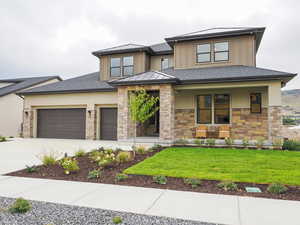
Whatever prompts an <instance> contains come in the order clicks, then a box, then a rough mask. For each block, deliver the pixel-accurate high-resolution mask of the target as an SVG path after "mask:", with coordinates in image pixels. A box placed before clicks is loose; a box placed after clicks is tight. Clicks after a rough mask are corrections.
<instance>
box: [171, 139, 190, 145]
mask: <svg viewBox="0 0 300 225" xmlns="http://www.w3.org/2000/svg"><path fill="white" fill-rule="evenodd" d="M188 143H189V141H188V140H186V139H178V140H176V141H175V142H174V144H177V145H187V144H188Z"/></svg>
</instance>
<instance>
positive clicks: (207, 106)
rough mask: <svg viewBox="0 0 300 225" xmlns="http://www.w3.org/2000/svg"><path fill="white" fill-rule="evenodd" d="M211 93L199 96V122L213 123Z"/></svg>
mask: <svg viewBox="0 0 300 225" xmlns="http://www.w3.org/2000/svg"><path fill="white" fill-rule="evenodd" d="M211 103H212V101H211V95H199V96H197V123H202V124H208V123H211V122H212V121H211V111H212V104H211Z"/></svg>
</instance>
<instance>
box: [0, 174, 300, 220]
mask: <svg viewBox="0 0 300 225" xmlns="http://www.w3.org/2000/svg"><path fill="white" fill-rule="evenodd" d="M0 196H3V197H14V198H15V197H24V198H26V199H29V200H37V201H47V202H53V203H62V204H69V205H76V206H85V207H93V208H101V209H109V210H116V211H125V212H132V213H139V214H146V215H156V216H166V217H173V218H180V219H188V220H197V221H202V222H211V223H221V224H233V225H282V224H291V225H292V224H299V216H298V214H299V211H300V202H297V201H285V200H272V199H264V198H252V197H239V196H230V195H216V194H205V193H194V192H182V191H171V190H163V189H153V188H140V187H128V186H119V185H109V184H96V183H83V182H71V181H59V180H47V179H35V178H21V177H10V176H0Z"/></svg>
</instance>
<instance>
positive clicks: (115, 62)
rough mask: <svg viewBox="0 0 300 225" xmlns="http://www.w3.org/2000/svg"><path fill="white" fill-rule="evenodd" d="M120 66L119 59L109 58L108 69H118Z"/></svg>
mask: <svg viewBox="0 0 300 225" xmlns="http://www.w3.org/2000/svg"><path fill="white" fill-rule="evenodd" d="M118 66H121V59H120V58H111V59H110V67H118Z"/></svg>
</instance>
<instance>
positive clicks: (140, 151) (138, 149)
mask: <svg viewBox="0 0 300 225" xmlns="http://www.w3.org/2000/svg"><path fill="white" fill-rule="evenodd" d="M134 151H135V152H136V153H138V154H146V152H147V149H146V147H145V146H142V145H139V146H136V147H135V150H134Z"/></svg>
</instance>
